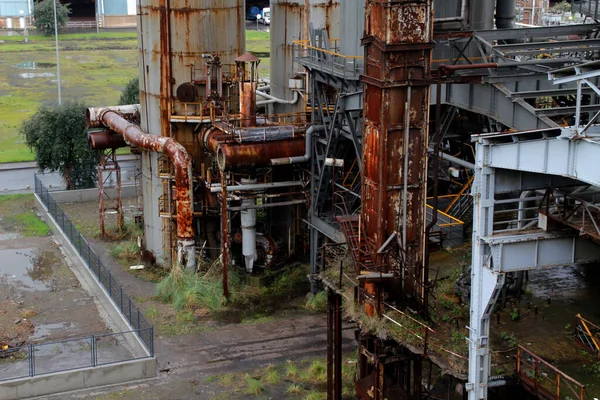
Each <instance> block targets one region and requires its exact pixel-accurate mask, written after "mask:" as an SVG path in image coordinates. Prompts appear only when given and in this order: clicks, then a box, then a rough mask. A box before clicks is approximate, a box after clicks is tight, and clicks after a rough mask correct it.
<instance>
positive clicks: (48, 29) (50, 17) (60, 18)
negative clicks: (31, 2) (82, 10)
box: [33, 0, 71, 36]
mask: <svg viewBox="0 0 600 400" xmlns="http://www.w3.org/2000/svg"><path fill="white" fill-rule="evenodd" d="M70 14H71V8H70V7H69V5H68V4H67V5H65V4H61V3H60V2H59V1H58V0H56V23H57V24H58V27H59V28H64V27H65V25H66V24H67V22H68V21H69V15H70ZM33 18H34V22H33V24H34V25H35V29H36V30H37V31H38V32H41V33H43V34H44V35H46V36H50V35H54V0H44V1H40V2H39V3H36V4H35V6H34V7H33Z"/></svg>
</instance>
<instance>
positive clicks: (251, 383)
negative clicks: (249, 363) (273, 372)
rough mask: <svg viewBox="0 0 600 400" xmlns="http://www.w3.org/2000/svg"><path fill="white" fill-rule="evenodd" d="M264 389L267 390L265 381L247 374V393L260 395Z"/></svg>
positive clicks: (245, 391) (245, 390)
mask: <svg viewBox="0 0 600 400" xmlns="http://www.w3.org/2000/svg"><path fill="white" fill-rule="evenodd" d="M264 391H265V385H264V383H262V382H261V381H259V380H258V379H255V378H253V377H251V376H250V375H248V374H246V387H245V388H244V393H245V394H253V395H255V396H258V395H259V394H261V393H262V392H264Z"/></svg>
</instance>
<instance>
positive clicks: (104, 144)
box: [88, 129, 127, 150]
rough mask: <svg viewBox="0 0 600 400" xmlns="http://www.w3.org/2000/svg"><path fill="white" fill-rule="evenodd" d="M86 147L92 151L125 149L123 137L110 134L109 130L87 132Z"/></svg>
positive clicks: (125, 144)
mask: <svg viewBox="0 0 600 400" xmlns="http://www.w3.org/2000/svg"><path fill="white" fill-rule="evenodd" d="M88 145H89V146H90V147H91V148H92V149H94V150H108V149H119V148H121V147H127V143H126V142H125V139H123V136H121V135H119V134H118V133H114V132H111V131H110V129H104V130H101V131H91V132H88Z"/></svg>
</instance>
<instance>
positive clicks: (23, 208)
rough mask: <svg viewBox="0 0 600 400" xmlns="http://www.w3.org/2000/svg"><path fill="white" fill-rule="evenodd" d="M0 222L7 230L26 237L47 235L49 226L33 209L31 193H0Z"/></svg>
mask: <svg viewBox="0 0 600 400" xmlns="http://www.w3.org/2000/svg"><path fill="white" fill-rule="evenodd" d="M0 207H2V209H1V210H0V215H1V216H2V219H1V220H0V223H1V225H2V228H4V229H5V230H6V231H9V232H16V233H19V234H21V235H23V236H26V237H32V236H47V235H48V234H50V228H48V225H46V223H45V222H44V221H42V220H41V219H39V218H38V216H37V213H36V212H35V211H34V205H33V195H32V194H7V195H0Z"/></svg>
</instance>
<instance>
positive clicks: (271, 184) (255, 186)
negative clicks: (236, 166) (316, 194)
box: [210, 181, 303, 193]
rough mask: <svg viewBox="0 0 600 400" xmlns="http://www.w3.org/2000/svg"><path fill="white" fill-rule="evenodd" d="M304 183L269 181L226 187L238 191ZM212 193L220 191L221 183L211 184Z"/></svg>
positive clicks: (228, 189) (231, 190) (230, 190)
mask: <svg viewBox="0 0 600 400" xmlns="http://www.w3.org/2000/svg"><path fill="white" fill-rule="evenodd" d="M302 185H303V183H302V182H300V181H284V182H269V183H247V184H244V185H233V186H227V187H226V188H225V189H226V190H227V191H228V192H237V191H240V192H242V191H250V190H265V189H274V188H282V187H291V186H302ZM210 192H211V193H220V192H221V185H219V184H217V185H211V186H210Z"/></svg>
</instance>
